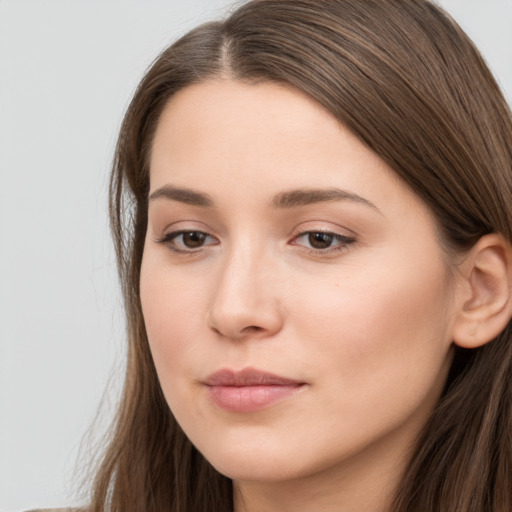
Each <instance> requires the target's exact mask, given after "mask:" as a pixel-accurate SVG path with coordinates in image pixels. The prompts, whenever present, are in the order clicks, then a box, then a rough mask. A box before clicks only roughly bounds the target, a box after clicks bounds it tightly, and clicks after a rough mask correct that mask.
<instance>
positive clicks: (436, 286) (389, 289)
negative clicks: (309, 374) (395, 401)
mask: <svg viewBox="0 0 512 512" xmlns="http://www.w3.org/2000/svg"><path fill="white" fill-rule="evenodd" d="M408 261H409V264H408V265H406V264H405V263H406V262H395V265H390V264H388V263H386V262H383V265H382V266H381V267H380V269H379V268H377V269H375V270H374V271H373V272H364V271H362V269H357V268H351V269H350V271H347V272H344V275H343V276H339V277H338V279H336V277H335V276H334V277H333V276H329V279H328V280H326V282H324V283H322V282H320V283H319V282H318V281H316V282H315V283H313V282H308V281H307V280H306V281H302V283H303V285H304V289H301V290H295V293H294V295H293V296H294V298H295V299H294V300H295V303H294V304H293V306H292V307H291V308H290V309H293V310H295V311H297V312H298V314H296V315H295V323H294V324H293V329H294V333H293V335H294V338H296V339H300V340H302V342H303V343H304V346H303V349H304V350H311V348H310V347H309V348H308V347H307V345H308V344H309V345H311V344H313V345H314V346H315V347H316V350H314V351H312V352H311V359H310V364H311V366H320V367H322V366H323V367H327V368H329V369H330V371H331V373H332V375H333V379H332V382H333V383H334V384H335V385H336V386H344V387H345V388H347V387H350V388H351V389H353V391H354V393H355V394H356V395H363V394H364V393H367V392H369V391H370V392H371V390H372V388H373V387H374V386H375V383H377V382H380V383H381V384H382V385H386V386H388V388H389V389H390V390H391V388H395V387H397V385H400V386H401V385H403V384H404V383H406V382H410V381H411V379H413V380H414V384H415V386H416V388H417V391H418V392H420V389H419V388H420V387H421V386H424V387H425V389H427V388H428V386H429V385H432V383H433V381H434V380H435V379H436V378H437V377H438V373H439V371H440V368H442V367H443V366H444V361H445V359H446V357H447V354H448V352H449V348H450V345H451V343H450V341H451V339H450V325H451V324H450V307H451V293H450V288H449V286H448V285H447V284H446V283H447V279H446V277H447V275H446V274H447V272H446V269H445V267H444V265H443V264H442V263H441V262H440V261H439V262H438V265H433V264H432V260H431V261H430V262H429V263H428V264H425V265H418V261H417V260H416V261H414V260H408ZM411 261H414V265H412V264H411ZM433 261H434V262H435V258H434V260H433ZM313 285H315V286H316V290H319V292H318V293H311V290H313V289H315V288H313ZM306 288H307V290H306Z"/></svg>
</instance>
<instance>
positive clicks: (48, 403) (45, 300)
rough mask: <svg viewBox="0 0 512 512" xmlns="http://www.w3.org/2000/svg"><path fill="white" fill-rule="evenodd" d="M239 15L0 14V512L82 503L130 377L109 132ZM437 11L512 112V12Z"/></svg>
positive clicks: (210, 8) (64, 3) (458, 5)
mask: <svg viewBox="0 0 512 512" xmlns="http://www.w3.org/2000/svg"><path fill="white" fill-rule="evenodd" d="M231 4H232V2H231V1H229V0H187V1H186V2H185V1H182V0H165V1H163V0H103V1H101V0H96V1H91V0H82V1H77V0H45V1H40V0H0V511H1V512H14V511H17V510H24V509H28V508H31V507H49V506H65V505H72V504H76V503H78V501H77V498H75V497H74V496H75V494H74V493H75V491H76V487H77V485H76V484H75V485H73V470H74V467H75V462H76V457H77V454H78V451H79V446H80V443H81V440H82V438H83V436H84V434H85V432H86V430H87V428H88V426H89V425H90V424H91V422H92V420H93V418H94V416H95V413H96V411H97V409H98V404H99V402H100V400H101V398H102V396H103V392H104V390H105V388H108V389H110V393H109V395H108V396H110V401H108V400H106V401H105V407H104V414H103V416H102V418H103V419H102V421H101V422H100V425H104V424H105V423H107V422H108V420H109V418H110V412H111V410H112V407H111V406H110V405H111V403H112V401H115V397H116V390H117V389H118V388H119V383H120V381H121V379H120V377H121V376H122V361H123V339H124V327H123V320H122V309H121V300H120V296H119V293H118V285H117V277H116V270H115V263H114V254H113V250H112V247H111V244H110V239H109V233H108V220H107V216H106V203H107V196H106V188H107V175H108V170H109V166H110V163H111V158H112V152H113V145H114V142H115V138H116V132H117V129H118V127H119V124H120V121H121V118H122V114H123V112H124V109H125V108H126V106H127V103H128V101H129V99H130V97H131V94H132V93H133V91H134V88H135V86H136V84H137V82H138V80H139V79H140V78H141V76H142V74H143V71H144V69H145V68H146V67H147V66H148V65H149V64H150V62H151V61H152V60H153V58H154V57H155V56H156V55H157V53H158V52H159V51H160V50H161V49H163V47H164V46H166V45H167V44H168V43H169V42H171V41H172V40H174V39H175V38H176V37H177V36H178V35H180V34H182V33H183V32H185V31H186V30H188V29H189V28H191V27H192V26H195V25H196V24H198V23H199V22H201V21H204V20H207V19H211V18H215V17H218V16H219V15H222V13H224V12H225V8H226V6H227V5H231ZM441 4H442V5H443V6H445V7H446V8H447V9H448V10H449V11H450V12H451V13H452V14H453V15H454V17H455V18H456V19H457V20H458V21H459V22H460V23H461V25H462V26H463V28H465V29H466V30H467V32H468V33H469V35H470V36H471V37H473V39H474V40H475V42H476V43H477V45H478V46H479V47H480V49H481V50H482V52H483V54H484V56H485V57H486V59H487V60H488V62H489V64H490V66H491V68H492V69H493V70H494V72H495V73H496V75H497V77H498V79H499V81H500V83H501V85H502V87H503V89H504V91H505V93H506V95H507V97H508V99H509V101H511V99H512V30H511V29H510V28H511V27H512V0H444V1H442V2H441ZM109 376H111V378H110V379H109ZM100 430H101V428H100Z"/></svg>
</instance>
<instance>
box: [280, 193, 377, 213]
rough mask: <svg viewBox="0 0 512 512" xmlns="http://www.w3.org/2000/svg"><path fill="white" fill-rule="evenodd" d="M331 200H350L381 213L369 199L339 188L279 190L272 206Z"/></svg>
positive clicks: (281, 206) (295, 205)
mask: <svg viewBox="0 0 512 512" xmlns="http://www.w3.org/2000/svg"><path fill="white" fill-rule="evenodd" d="M333 201H352V202H355V203H359V204H363V205H366V206H369V207H371V208H373V209H375V210H377V211H378V212H379V213H382V212H381V211H380V210H379V208H377V207H376V206H375V205H374V204H373V203H372V202H371V201H369V200H368V199H365V198H364V197H361V196H359V195H357V194H355V193H353V192H348V191H347V190H341V189H339V188H328V189H316V188H313V189H309V188H307V189H303V188H301V189H296V190H288V191H285V192H280V193H279V194H276V195H275V196H274V197H273V198H272V206H274V207H275V208H295V207H298V206H307V205H310V204H316V203H328V202H333Z"/></svg>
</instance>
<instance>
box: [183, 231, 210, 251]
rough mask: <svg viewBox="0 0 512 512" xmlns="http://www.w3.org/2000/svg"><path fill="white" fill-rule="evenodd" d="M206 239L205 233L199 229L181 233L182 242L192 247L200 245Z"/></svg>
mask: <svg viewBox="0 0 512 512" xmlns="http://www.w3.org/2000/svg"><path fill="white" fill-rule="evenodd" d="M205 239H206V234H205V233H201V232H199V231H189V232H187V233H183V244H184V245H186V246H187V247H189V248H191V249H193V248H196V247H201V246H202V245H203V243H204V241H205Z"/></svg>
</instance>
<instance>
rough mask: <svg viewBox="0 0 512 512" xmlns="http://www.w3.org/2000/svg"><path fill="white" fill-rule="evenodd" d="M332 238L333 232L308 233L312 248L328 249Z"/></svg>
mask: <svg viewBox="0 0 512 512" xmlns="http://www.w3.org/2000/svg"><path fill="white" fill-rule="evenodd" d="M333 240H334V234H333V233H321V232H317V233H313V232H312V233H309V234H308V242H309V245H310V246H311V247H312V248H313V249H328V248H329V247H330V246H331V245H332V241H333Z"/></svg>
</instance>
